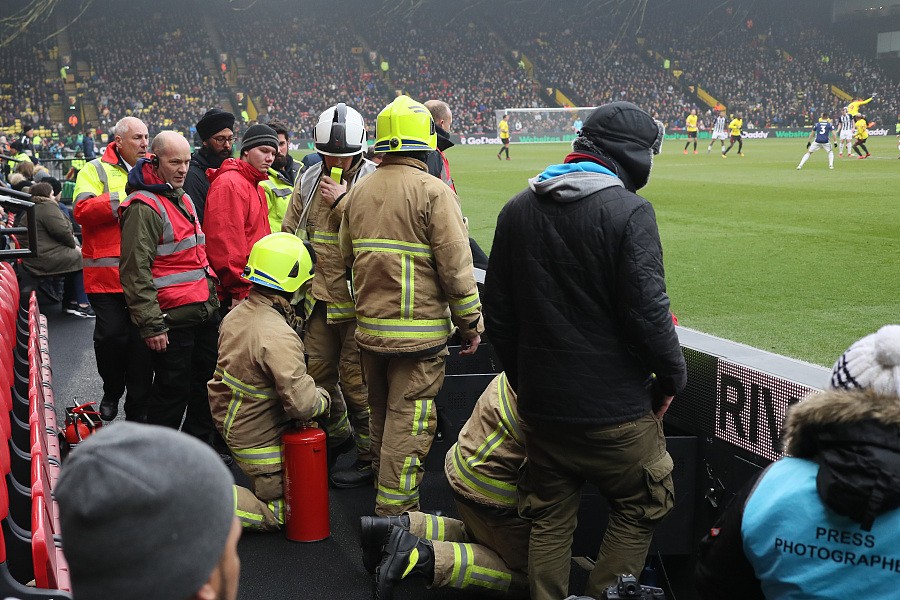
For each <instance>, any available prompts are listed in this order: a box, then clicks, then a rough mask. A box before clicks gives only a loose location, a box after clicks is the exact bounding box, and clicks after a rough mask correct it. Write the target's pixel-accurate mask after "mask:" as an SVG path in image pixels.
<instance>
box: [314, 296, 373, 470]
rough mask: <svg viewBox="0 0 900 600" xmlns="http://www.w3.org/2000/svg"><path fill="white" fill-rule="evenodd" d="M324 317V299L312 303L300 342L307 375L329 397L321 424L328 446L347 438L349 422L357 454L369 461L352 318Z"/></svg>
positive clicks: (366, 408) (365, 402) (366, 405)
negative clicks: (328, 407) (333, 319)
mask: <svg viewBox="0 0 900 600" xmlns="http://www.w3.org/2000/svg"><path fill="white" fill-rule="evenodd" d="M326 318H327V317H326V305H325V302H316V303H315V306H314V307H313V311H312V314H311V315H310V316H309V318H308V319H307V320H306V333H305V335H304V338H303V345H304V346H305V347H306V352H307V354H308V355H309V361H308V363H307V370H308V372H309V375H310V377H312V378H313V379H314V380H315V382H316V385H317V386H319V387H322V388H325V390H326V391H327V392H328V394H329V395H330V396H331V411H330V413H329V416H328V421H327V422H326V424H325V430H326V432H327V433H328V440H329V443H330V445H331V446H334V445H337V444H339V443H340V442H342V441H343V440H345V439H347V436H348V435H349V434H350V425H352V426H353V433H354V434H355V439H356V451H357V457H358V458H359V460H362V461H365V462H370V461H371V460H372V450H371V447H372V444H371V440H370V436H369V400H368V394H367V392H366V386H365V384H363V381H362V371H361V368H360V364H359V348H358V347H357V345H356V338H355V337H354V336H355V333H356V319H351V320H347V321H340V322H337V323H331V324H329V323H328V322H327V320H326ZM348 417H349V423H348Z"/></svg>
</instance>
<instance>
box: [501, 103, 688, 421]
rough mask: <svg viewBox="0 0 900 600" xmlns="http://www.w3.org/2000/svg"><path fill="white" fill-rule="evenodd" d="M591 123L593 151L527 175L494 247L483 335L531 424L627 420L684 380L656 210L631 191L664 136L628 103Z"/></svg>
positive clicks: (611, 108)
mask: <svg viewBox="0 0 900 600" xmlns="http://www.w3.org/2000/svg"><path fill="white" fill-rule="evenodd" d="M585 129H588V130H589V131H590V132H591V133H590V135H591V137H592V141H593V153H592V154H591V155H587V154H574V155H570V160H569V162H570V163H574V165H573V164H567V165H559V166H556V167H550V168H548V170H547V171H545V172H544V173H543V174H541V175H540V176H538V177H535V178H534V179H531V180H530V181H529V188H528V189H526V190H525V191H523V192H521V193H520V194H519V195H517V196H515V197H514V198H513V199H512V200H510V201H509V202H508V203H507V205H506V206H505V207H504V208H503V210H502V211H501V213H500V216H499V218H498V219H497V228H496V231H495V234H494V244H493V247H492V249H491V253H490V262H489V267H488V270H487V276H486V281H485V286H486V287H485V294H484V306H485V321H486V331H487V335H488V336H489V338H490V340H491V343H492V344H493V346H494V349H495V350H496V352H497V355H498V358H499V360H500V362H501V364H502V366H503V368H504V370H505V371H506V372H507V375H508V378H509V382H510V384H511V385H512V386H513V388H515V389H516V391H517V393H518V397H519V411H520V412H521V414H522V416H523V417H524V418H525V419H526V420H529V419H530V420H534V421H548V422H570V423H581V424H584V425H605V424H615V423H625V422H628V421H631V420H634V419H637V418H639V417H641V416H643V415H645V414H646V413H647V412H649V411H650V409H651V406H652V402H653V400H654V399H656V398H658V397H659V396H660V395H661V394H662V393H663V392H664V393H666V394H668V395H671V394H674V393H675V392H677V391H679V390H681V389H682V388H683V387H684V385H685V381H686V378H687V375H686V369H685V363H684V357H683V356H682V354H681V347H680V345H679V343H678V337H677V335H676V333H675V328H674V325H673V324H672V318H671V314H670V312H669V299H668V296H667V295H666V286H665V278H664V272H663V261H662V247H661V245H660V240H659V232H658V230H657V227H656V216H655V214H654V212H653V207H652V206H651V205H650V203H649V202H647V201H646V200H644V199H643V198H641V197H640V196H637V195H636V194H635V193H634V191H635V190H636V188H637V187H640V186H643V185H644V184H645V183H646V182H647V179H648V177H649V174H650V167H651V164H652V148H653V146H654V144H657V143H659V140H660V139H661V132H660V130H659V129H658V127H657V125H656V123H655V122H654V121H653V120H652V119H651V118H650V116H649V115H647V113H645V112H643V111H641V110H640V109H638V108H637V107H636V106H634V105H633V104H628V103H613V104H609V105H605V106H603V107H600V108H599V109H597V110H596V111H594V113H593V114H592V115H591V118H589V119H588V122H587V123H586V124H585ZM583 131H584V130H583ZM579 161H583V163H581V162H579ZM581 164H583V165H584V169H587V170H581V167H580V166H575V165H581ZM599 165H602V166H603V167H605V169H602V168H601V169H599V170H600V171H605V173H603V172H595V171H597V170H598V169H597V167H598V166H599ZM616 175H617V176H616ZM654 373H655V375H656V378H657V379H656V382H657V383H656V384H654V383H653V379H652V374H654Z"/></svg>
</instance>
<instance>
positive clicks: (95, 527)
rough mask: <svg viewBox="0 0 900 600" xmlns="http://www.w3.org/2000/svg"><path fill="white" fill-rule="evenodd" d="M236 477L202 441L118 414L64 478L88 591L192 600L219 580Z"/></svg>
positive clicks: (73, 568)
mask: <svg viewBox="0 0 900 600" xmlns="http://www.w3.org/2000/svg"><path fill="white" fill-rule="evenodd" d="M233 484H234V479H233V478H232V476H231V473H230V472H229V471H228V469H227V468H226V467H225V465H224V464H222V460H221V459H220V458H219V457H218V455H217V454H216V453H215V452H214V451H213V450H212V449H211V448H210V447H208V446H207V445H206V444H203V443H202V442H200V441H199V440H197V439H195V438H193V437H191V436H189V435H187V434H184V433H179V432H177V431H175V430H172V429H169V428H167V427H158V426H154V425H138V424H135V423H116V424H115V425H109V426H106V427H104V428H102V429H101V430H100V431H99V432H97V433H96V434H94V435H92V436H91V437H90V438H88V439H87V440H86V441H85V442H84V443H82V444H80V445H79V446H78V447H77V448H76V449H75V450H74V451H73V452H72V454H71V455H70V456H69V458H68V459H67V460H66V462H65V464H64V465H63V469H62V474H61V475H60V478H59V482H58V484H57V486H56V490H55V493H54V495H55V497H56V499H57V501H58V502H59V513H60V524H61V526H62V539H63V552H64V554H65V556H66V559H67V560H68V562H69V568H70V572H71V576H72V592H73V595H74V596H75V597H76V598H78V600H108V599H109V598H129V599H130V600H183V599H184V598H187V597H189V596H191V595H192V594H194V593H195V592H196V591H197V590H199V589H200V588H201V587H202V586H203V584H204V583H206V581H207V580H208V579H209V576H210V574H211V573H212V571H213V569H214V568H215V566H216V565H217V564H218V562H219V559H220V557H221V556H222V553H223V551H224V549H225V542H226V540H227V538H228V534H229V532H230V531H231V527H232V524H233V521H234V499H233V498H234V496H233V491H232V486H233Z"/></svg>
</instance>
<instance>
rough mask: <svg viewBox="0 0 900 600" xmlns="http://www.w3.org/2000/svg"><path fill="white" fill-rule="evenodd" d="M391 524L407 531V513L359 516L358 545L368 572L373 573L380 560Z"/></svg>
mask: <svg viewBox="0 0 900 600" xmlns="http://www.w3.org/2000/svg"><path fill="white" fill-rule="evenodd" d="M391 526H393V527H399V528H401V529H405V530H407V531H409V515H406V514H403V515H400V516H399V517H360V518H359V530H360V535H359V545H360V546H362V551H363V565H364V566H365V567H366V571H368V572H369V573H374V572H375V570H376V569H377V568H378V563H380V562H381V551H382V550H383V549H384V545H385V544H387V541H388V534H390V533H391Z"/></svg>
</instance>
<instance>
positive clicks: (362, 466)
mask: <svg viewBox="0 0 900 600" xmlns="http://www.w3.org/2000/svg"><path fill="white" fill-rule="evenodd" d="M374 479H375V476H374V474H373V473H372V463H371V461H369V462H363V461H361V460H358V459H357V461H356V462H355V463H354V464H353V466H352V467H350V468H349V469H344V470H343V471H336V472H335V473H334V474H333V475H332V476H331V484H332V485H333V486H334V487H336V488H355V487H362V486H364V485H369V484H371V483H372V481H373V480H374Z"/></svg>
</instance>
